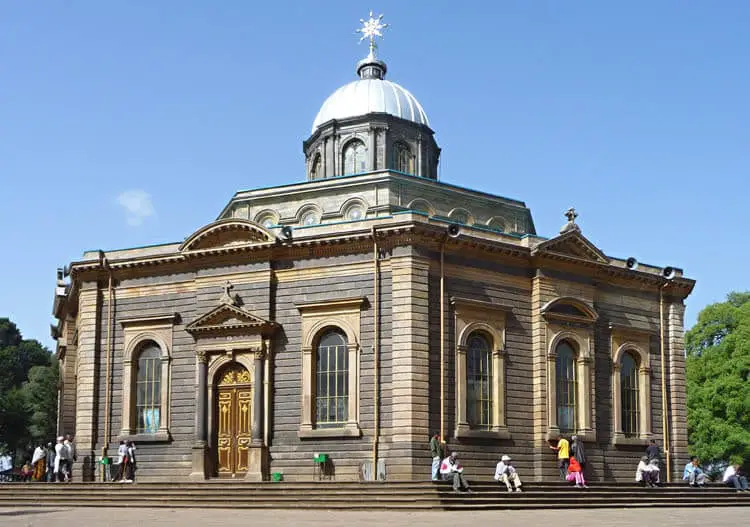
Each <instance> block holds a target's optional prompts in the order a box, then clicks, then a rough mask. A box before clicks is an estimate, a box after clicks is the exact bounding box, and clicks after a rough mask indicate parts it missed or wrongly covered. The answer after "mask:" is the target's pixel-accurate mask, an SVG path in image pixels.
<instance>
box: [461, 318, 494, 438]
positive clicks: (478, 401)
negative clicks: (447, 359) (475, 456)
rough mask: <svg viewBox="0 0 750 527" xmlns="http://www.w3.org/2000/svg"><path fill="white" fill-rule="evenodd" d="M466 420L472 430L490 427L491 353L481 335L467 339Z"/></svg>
mask: <svg viewBox="0 0 750 527" xmlns="http://www.w3.org/2000/svg"><path fill="white" fill-rule="evenodd" d="M466 342H467V347H468V356H467V362H468V364H467V371H466V373H467V375H466V376H467V383H466V384H467V397H468V405H467V420H468V421H469V426H470V427H472V428H480V429H485V430H489V429H490V428H491V427H492V353H491V352H490V344H489V342H488V341H487V339H486V338H485V337H484V335H482V334H481V333H472V334H471V335H469V338H468V339H467V341H466Z"/></svg>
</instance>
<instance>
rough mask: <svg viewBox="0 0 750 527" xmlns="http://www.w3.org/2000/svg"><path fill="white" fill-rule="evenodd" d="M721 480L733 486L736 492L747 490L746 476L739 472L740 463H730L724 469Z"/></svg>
mask: <svg viewBox="0 0 750 527" xmlns="http://www.w3.org/2000/svg"><path fill="white" fill-rule="evenodd" d="M721 481H722V482H723V483H724V484H725V485H727V486H728V487H734V488H735V489H736V490H737V492H748V489H747V478H746V477H745V476H743V475H742V474H740V464H739V463H732V464H731V465H729V466H728V467H727V469H726V470H725V471H724V476H723V477H722V478H721Z"/></svg>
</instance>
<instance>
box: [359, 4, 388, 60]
mask: <svg viewBox="0 0 750 527" xmlns="http://www.w3.org/2000/svg"><path fill="white" fill-rule="evenodd" d="M359 21H360V23H361V24H362V27H361V28H359V29H358V30H357V33H362V36H361V37H360V39H359V41H360V42H362V41H363V40H365V39H369V40H370V57H372V58H374V57H375V50H376V49H377V48H378V45H377V44H376V43H375V38H378V37H379V38H383V30H384V29H386V28H387V27H388V24H383V15H379V16H378V17H377V18H375V17H374V15H373V14H372V11H370V18H369V19H367V20H365V19H364V18H360V19H359Z"/></svg>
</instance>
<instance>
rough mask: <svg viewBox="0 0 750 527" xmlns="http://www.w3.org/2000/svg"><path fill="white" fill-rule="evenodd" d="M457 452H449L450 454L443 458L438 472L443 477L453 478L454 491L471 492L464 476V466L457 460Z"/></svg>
mask: <svg viewBox="0 0 750 527" xmlns="http://www.w3.org/2000/svg"><path fill="white" fill-rule="evenodd" d="M457 457H458V454H457V453H456V452H451V455H450V456H448V457H447V458H445V459H444V460H443V462H442V463H441V464H440V474H442V476H443V478H444V479H448V478H453V490H454V491H456V492H462V491H464V492H471V489H470V488H469V484H468V483H467V482H466V478H465V477H464V468H463V467H462V466H461V465H460V464H459V462H458V460H457Z"/></svg>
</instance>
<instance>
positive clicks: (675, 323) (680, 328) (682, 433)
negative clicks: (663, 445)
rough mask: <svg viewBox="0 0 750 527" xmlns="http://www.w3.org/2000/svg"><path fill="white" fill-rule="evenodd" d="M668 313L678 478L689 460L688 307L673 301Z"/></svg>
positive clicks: (674, 470) (674, 463) (674, 456)
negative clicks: (686, 333)
mask: <svg viewBox="0 0 750 527" xmlns="http://www.w3.org/2000/svg"><path fill="white" fill-rule="evenodd" d="M665 311H666V313H665V315H666V317H667V320H666V335H665V337H666V341H667V342H666V343H665V345H666V346H667V349H666V352H667V354H668V357H669V358H668V361H669V369H668V373H667V374H668V382H669V410H670V415H669V420H670V436H671V437H670V446H671V452H672V456H671V462H672V480H673V481H679V477H681V474H682V468H681V467H684V466H685V464H686V463H687V461H688V439H687V394H686V390H685V382H686V379H685V376H686V373H685V339H684V317H685V306H684V305H683V303H682V301H679V300H678V301H673V302H670V303H669V304H668V305H667V306H666V309H665Z"/></svg>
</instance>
